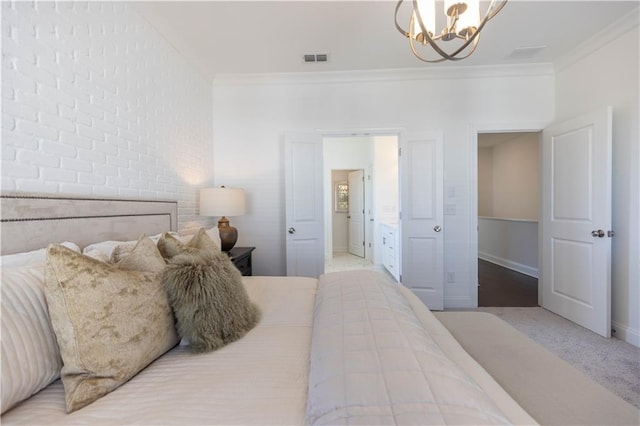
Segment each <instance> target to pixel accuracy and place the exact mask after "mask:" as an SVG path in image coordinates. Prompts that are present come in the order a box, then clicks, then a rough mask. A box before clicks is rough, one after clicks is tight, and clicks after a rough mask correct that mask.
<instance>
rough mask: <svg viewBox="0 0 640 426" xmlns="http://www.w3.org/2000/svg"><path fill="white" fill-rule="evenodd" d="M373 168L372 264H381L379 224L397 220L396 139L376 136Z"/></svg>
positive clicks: (398, 201) (398, 200)
mask: <svg viewBox="0 0 640 426" xmlns="http://www.w3.org/2000/svg"><path fill="white" fill-rule="evenodd" d="M374 139H375V154H374V157H375V158H374V166H373V172H374V173H373V175H374V176H373V182H374V189H373V199H374V215H375V221H374V224H376V226H374V230H373V241H374V244H375V247H376V250H375V252H374V261H373V262H374V263H375V264H376V265H380V264H382V263H383V258H382V256H383V250H382V247H380V241H381V239H382V237H381V231H380V226H378V225H380V224H381V223H389V224H397V223H398V222H399V221H400V218H399V211H400V209H399V205H400V199H399V198H398V197H399V192H398V191H399V185H400V183H399V178H398V137H397V136H376V137H375V138H374Z"/></svg>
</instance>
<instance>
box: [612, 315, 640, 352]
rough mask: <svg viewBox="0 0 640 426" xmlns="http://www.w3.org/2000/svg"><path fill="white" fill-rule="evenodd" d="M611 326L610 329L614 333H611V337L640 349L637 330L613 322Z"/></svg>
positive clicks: (639, 337) (639, 335)
mask: <svg viewBox="0 0 640 426" xmlns="http://www.w3.org/2000/svg"><path fill="white" fill-rule="evenodd" d="M611 325H612V326H613V327H612V328H613V329H614V330H615V331H616V332H615V333H612V336H615V337H616V338H617V339H620V340H624V341H625V342H627V343H630V344H632V345H633V346H637V347H639V348H640V332H638V330H634V329H633V328H631V327H629V326H626V325H624V324H620V323H619V322H615V321H612V322H611Z"/></svg>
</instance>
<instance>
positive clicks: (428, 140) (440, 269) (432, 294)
mask: <svg viewBox="0 0 640 426" xmlns="http://www.w3.org/2000/svg"><path fill="white" fill-rule="evenodd" d="M400 147H401V151H400V180H401V183H400V191H401V192H400V200H401V207H402V208H401V222H402V228H401V239H402V251H401V262H402V271H401V279H402V284H403V285H405V286H406V287H408V288H410V289H411V290H412V291H413V292H414V293H415V294H416V295H417V296H418V297H419V298H420V300H422V301H423V302H424V303H425V305H427V306H428V307H429V308H430V309H435V310H442V309H443V308H444V259H443V258H444V237H443V234H444V231H443V229H442V223H443V199H442V192H443V156H442V134H441V133H427V134H425V133H418V134H405V135H402V137H401V139H400Z"/></svg>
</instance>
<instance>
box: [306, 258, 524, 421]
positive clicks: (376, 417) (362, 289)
mask: <svg viewBox="0 0 640 426" xmlns="http://www.w3.org/2000/svg"><path fill="white" fill-rule="evenodd" d="M414 309H415V310H414ZM429 323H431V324H429ZM438 325H439V326H440V327H442V325H441V324H439V322H438V321H437V319H436V318H435V317H434V316H433V315H432V314H431V313H430V312H429V311H428V310H427V309H425V307H424V305H422V303H421V302H420V301H419V300H417V298H415V296H413V294H412V293H411V292H409V291H406V289H404V288H403V287H402V286H399V285H395V284H391V283H390V282H389V281H388V279H386V278H385V277H384V275H381V274H379V273H376V272H373V271H357V272H351V273H349V272H346V273H345V272H342V273H336V274H327V275H324V276H323V277H322V278H321V279H320V285H319V288H318V294H317V297H316V307H315V318H314V329H313V336H312V349H311V371H310V375H309V400H308V403H307V417H306V422H307V424H313V425H333V424H423V425H426V424H438V425H465V424H466V425H490V424H510V423H520V424H522V423H526V424H535V421H534V420H533V419H532V418H531V417H530V416H528V414H527V413H526V412H524V410H522V408H520V407H519V405H518V404H517V403H516V402H515V401H513V400H512V399H511V398H510V397H509V396H508V395H507V394H506V393H505V392H504V391H503V390H502V388H500V386H499V385H497V383H495V382H493V380H491V378H490V377H489V376H488V375H486V372H485V373H484V374H483V372H484V370H483V369H482V368H481V367H480V366H479V365H477V364H475V365H474V363H473V360H472V359H471V358H470V357H468V355H466V353H465V352H464V350H463V349H462V348H461V347H460V346H459V345H457V346H456V342H455V340H453V338H452V337H451V336H450V335H449V333H448V332H445V330H444V328H443V327H442V328H439V327H438ZM447 338H451V340H447ZM441 345H442V346H441ZM456 351H458V352H459V351H462V353H458V354H457V355H454V356H452V357H450V356H449V354H448V353H447V352H456ZM465 355H466V356H467V357H468V358H465V357H464V356H465ZM458 362H459V363H460V364H461V365H459V364H458ZM466 370H468V372H467V371H466ZM473 376H475V377H477V378H478V379H479V382H480V383H483V385H484V386H481V385H480V384H479V383H478V382H476V380H474V378H473Z"/></svg>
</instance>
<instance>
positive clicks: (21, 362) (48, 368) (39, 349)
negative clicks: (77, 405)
mask: <svg viewBox="0 0 640 426" xmlns="http://www.w3.org/2000/svg"><path fill="white" fill-rule="evenodd" d="M78 251H79V250H78ZM43 288H44V262H41V263H31V264H29V265H24V266H20V267H15V268H4V267H3V268H2V319H1V322H2V342H1V345H2V366H1V371H2V373H1V374H2V412H3V413H4V412H5V411H7V410H8V409H10V408H11V407H13V406H14V405H15V404H17V403H19V402H20V401H22V400H24V399H27V398H29V397H30V396H31V395H33V394H34V393H36V392H38V391H39V390H41V389H43V388H44V387H46V386H47V385H48V384H49V383H51V382H53V381H54V380H56V379H57V378H58V377H59V376H60V369H61V368H62V359H61V357H60V351H59V349H58V343H57V341H56V337H55V334H54V332H53V329H52V328H51V323H50V321H49V311H48V309H47V303H46V299H45V296H44V290H43Z"/></svg>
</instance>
